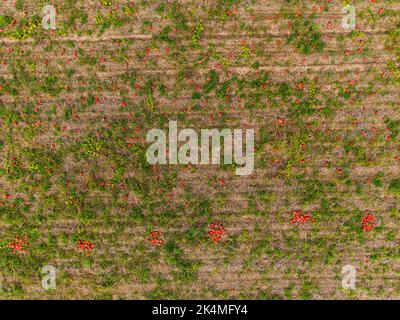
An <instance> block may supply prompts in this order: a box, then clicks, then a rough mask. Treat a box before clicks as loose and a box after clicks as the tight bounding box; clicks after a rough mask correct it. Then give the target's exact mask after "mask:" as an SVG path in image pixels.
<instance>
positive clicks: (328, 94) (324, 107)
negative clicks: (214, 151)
mask: <svg viewBox="0 0 400 320" xmlns="http://www.w3.org/2000/svg"><path fill="white" fill-rule="evenodd" d="M47 4H49V3H48V2H47V1H44V0H40V1H39V0H38V1H32V0H16V1H1V3H0V130H1V135H0V298H1V299H228V298H229V299H399V298H400V246H399V244H400V230H399V226H400V211H399V200H400V170H399V165H400V145H399V139H400V134H399V133H400V131H399V130H400V112H399V107H400V97H399V87H400V45H399V40H400V3H399V1H395V0H386V1H385V0H376V1H370V0H368V1H367V0H365V1H361V0H357V1H337V0H313V1H312V0H309V1H301V0H259V1H257V0H253V1H251V0H214V1H206V0H201V1H189V0H174V1H172V0H168V1H156V0H140V1H123V0H101V1H98V0H89V1H80V0H63V1H61V0H54V1H52V2H51V4H52V5H54V7H55V8H56V9H57V15H56V29H55V30H45V29H43V28H42V18H43V16H44V14H43V12H42V7H44V6H45V5H47ZM346 4H352V5H354V7H355V8H356V28H355V29H353V30H351V29H345V28H343V26H342V20H343V18H344V17H345V16H346V13H342V8H343V6H344V5H346ZM169 121H177V122H178V130H181V129H184V128H194V129H195V130H196V131H197V132H200V130H201V129H212V128H216V129H220V130H222V129H224V128H228V129H231V130H233V129H238V128H242V129H243V130H245V129H254V131H255V148H254V149H255V159H254V166H255V168H254V171H253V173H252V174H250V175H247V176H246V175H245V176H239V175H236V174H235V165H211V164H210V165H195V164H194V165H183V164H178V165H172V164H169V165H159V164H156V165H149V164H148V162H147V160H146V156H145V155H146V150H147V148H148V147H149V146H150V145H151V143H149V142H146V133H147V132H148V131H149V130H151V129H153V128H161V129H163V130H164V131H165V132H167V130H168V123H169ZM298 211H300V214H301V215H302V217H305V216H307V217H310V218H309V219H308V220H307V219H306V220H305V221H304V223H302V222H295V220H292V219H293V218H294V217H295V212H298ZM304 215H305V216H304ZM367 217H369V219H370V220H369V222H365V221H366V220H365V219H366V218H367ZM219 221H221V222H223V226H224V229H225V232H224V233H223V234H222V237H221V239H220V240H219V241H216V242H214V241H212V240H211V239H210V235H209V231H210V224H212V223H214V222H219ZM366 226H370V228H368V227H366ZM153 232H158V233H156V234H154V233H153ZM154 238H155V239H159V240H161V242H159V243H156V242H153V243H151V241H150V240H151V239H154ZM21 239H22V240H21ZM82 241H86V242H84V243H86V244H87V246H90V244H94V247H92V248H89V247H87V248H88V249H87V250H85V249H84V248H82V247H81V248H80V245H81V246H83V245H82V243H83V242H82ZM18 245H21V247H18ZM46 265H50V266H53V267H54V268H55V270H56V287H55V288H54V289H51V290H45V289H44V288H43V287H42V279H43V277H44V276H45V274H43V273H42V268H43V267H44V266H46ZM346 265H350V266H352V267H354V268H355V270H356V282H355V287H354V289H349V288H344V287H343V286H342V280H343V278H344V277H345V275H343V274H342V268H343V267H344V266H346Z"/></svg>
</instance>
